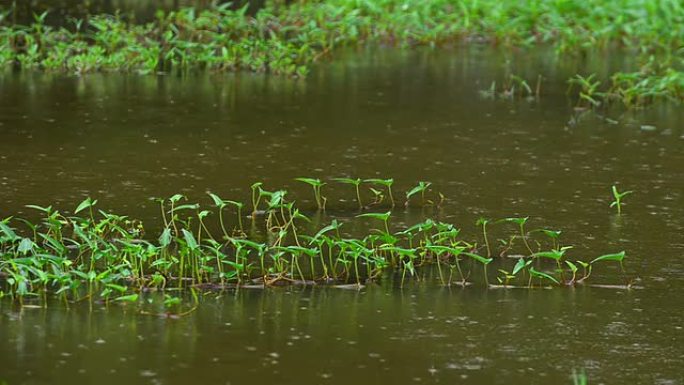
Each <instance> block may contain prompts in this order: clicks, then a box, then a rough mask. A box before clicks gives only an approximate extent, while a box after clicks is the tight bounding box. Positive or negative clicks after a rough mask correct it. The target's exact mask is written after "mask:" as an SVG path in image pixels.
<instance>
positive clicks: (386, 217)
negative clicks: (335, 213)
mask: <svg viewBox="0 0 684 385" xmlns="http://www.w3.org/2000/svg"><path fill="white" fill-rule="evenodd" d="M391 215H392V212H391V211H388V212H386V213H365V214H360V215H357V216H356V217H357V218H374V219H379V220H381V221H383V222H384V223H385V234H390V231H389V225H388V222H389V218H390V216H391Z"/></svg>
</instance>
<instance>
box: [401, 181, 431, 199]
mask: <svg viewBox="0 0 684 385" xmlns="http://www.w3.org/2000/svg"><path fill="white" fill-rule="evenodd" d="M431 185H432V183H430V182H422V181H421V182H418V185H417V186H416V187H414V188H412V189H410V190H409V191H407V192H406V199H409V198H411V197H412V196H413V195H415V194H417V193H419V192H422V191H425V190H427V189H428V187H430V186H431Z"/></svg>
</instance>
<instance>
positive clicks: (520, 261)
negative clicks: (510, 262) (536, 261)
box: [513, 258, 532, 275]
mask: <svg viewBox="0 0 684 385" xmlns="http://www.w3.org/2000/svg"><path fill="white" fill-rule="evenodd" d="M530 262H532V261H530ZM527 265H528V263H526V262H525V258H520V259H518V262H517V263H516V264H515V266H514V267H513V275H516V274H518V272H519V271H520V270H522V269H524V268H525V266H527Z"/></svg>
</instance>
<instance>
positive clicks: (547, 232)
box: [530, 229, 561, 250]
mask: <svg viewBox="0 0 684 385" xmlns="http://www.w3.org/2000/svg"><path fill="white" fill-rule="evenodd" d="M535 232H539V233H542V234H544V235H546V236H547V237H548V238H551V242H552V248H553V249H554V250H558V249H560V244H559V243H558V238H560V235H561V231H557V230H548V229H537V230H532V231H531V232H530V233H535Z"/></svg>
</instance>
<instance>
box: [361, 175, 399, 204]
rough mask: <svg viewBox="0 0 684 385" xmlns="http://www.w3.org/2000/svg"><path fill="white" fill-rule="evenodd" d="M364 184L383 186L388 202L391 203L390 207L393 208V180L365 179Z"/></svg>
mask: <svg viewBox="0 0 684 385" xmlns="http://www.w3.org/2000/svg"><path fill="white" fill-rule="evenodd" d="M364 182H367V183H373V184H377V185H381V186H384V187H385V188H387V195H389V198H390V202H391V203H392V207H394V195H393V194H392V185H393V184H394V179H392V178H389V179H377V178H375V179H365V180H364Z"/></svg>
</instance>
